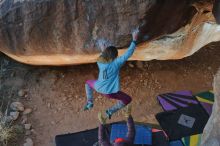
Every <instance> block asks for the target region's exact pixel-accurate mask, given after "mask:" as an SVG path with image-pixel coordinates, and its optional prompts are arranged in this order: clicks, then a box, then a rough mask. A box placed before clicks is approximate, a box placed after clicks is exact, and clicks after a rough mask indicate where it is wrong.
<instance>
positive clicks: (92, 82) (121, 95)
mask: <svg viewBox="0 0 220 146" xmlns="http://www.w3.org/2000/svg"><path fill="white" fill-rule="evenodd" d="M95 82H96V80H88V81H86V84H87V85H89V87H91V88H92V89H94V90H95V88H94V85H95ZM102 95H103V96H105V97H107V98H110V99H116V100H120V101H121V102H122V103H123V104H125V105H127V104H129V103H130V102H131V100H132V99H131V97H130V96H129V95H127V94H126V93H124V92H122V91H118V92H117V93H111V94H102Z"/></svg>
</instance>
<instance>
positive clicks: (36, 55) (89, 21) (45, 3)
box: [0, 0, 220, 65]
mask: <svg viewBox="0 0 220 146" xmlns="http://www.w3.org/2000/svg"><path fill="white" fill-rule="evenodd" d="M212 6H213V4H212V1H208V0H181V1H176V0H136V1H133V0H122V1H118V0H111V1H110V0H105V1H101V0H93V1H89V0H82V1H81V0H80V1H79V0H2V1H1V2H0V50H1V51H2V52H3V53H5V54H7V55H8V56H10V57H12V58H14V59H16V60H18V61H21V62H24V63H28V64H36V65H65V64H80V63H89V62H94V61H95V60H96V57H97V55H98V54H97V53H98V52H99V49H97V46H96V42H97V40H99V39H102V38H105V39H107V40H109V41H111V42H112V43H113V44H114V45H115V46H117V47H119V48H125V47H126V46H128V45H129V42H130V39H131V35H130V33H131V30H132V29H134V28H136V27H138V26H140V30H141V35H140V40H139V41H140V42H141V43H140V45H139V47H138V49H137V50H136V52H135V54H134V56H133V57H132V58H131V59H133V60H151V59H179V58H183V57H185V56H188V55H191V54H193V53H194V52H195V51H197V50H199V49H200V48H201V47H203V46H204V45H206V44H208V43H210V42H213V41H219V40H220V33H219V32H220V26H218V25H217V24H216V22H215V19H214V17H213V14H212ZM216 18H217V17H216ZM216 20H217V19H216ZM147 39H149V40H147ZM120 51H121V52H120V53H122V52H124V49H121V50H120Z"/></svg>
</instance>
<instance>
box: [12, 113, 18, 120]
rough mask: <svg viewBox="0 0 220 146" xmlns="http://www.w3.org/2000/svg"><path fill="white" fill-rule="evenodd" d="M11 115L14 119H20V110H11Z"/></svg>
mask: <svg viewBox="0 0 220 146" xmlns="http://www.w3.org/2000/svg"><path fill="white" fill-rule="evenodd" d="M10 116H11V117H12V119H13V120H14V121H15V120H17V119H18V117H19V112H10Z"/></svg>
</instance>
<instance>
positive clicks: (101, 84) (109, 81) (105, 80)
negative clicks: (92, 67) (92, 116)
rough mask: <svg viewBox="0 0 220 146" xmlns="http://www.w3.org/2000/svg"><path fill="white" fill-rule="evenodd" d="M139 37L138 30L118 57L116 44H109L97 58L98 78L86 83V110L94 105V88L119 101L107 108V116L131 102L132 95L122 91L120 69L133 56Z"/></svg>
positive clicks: (109, 116)
mask: <svg viewBox="0 0 220 146" xmlns="http://www.w3.org/2000/svg"><path fill="white" fill-rule="evenodd" d="M137 37H138V31H134V32H133V33H132V38H133V40H132V42H131V44H130V46H129V48H128V50H127V51H126V52H125V53H124V54H123V55H122V56H120V57H118V50H117V49H116V47H114V46H109V47H107V48H106V49H105V50H103V52H102V53H101V55H100V56H99V58H98V60H97V64H98V68H99V76H98V79H97V80H88V81H86V84H85V89H86V95H87V103H86V105H85V106H84V110H89V109H91V108H92V107H93V90H96V91H97V92H98V93H101V94H102V95H104V96H105V97H107V98H110V99H116V100H118V102H117V103H116V104H115V105H113V106H112V107H110V108H109V109H107V110H106V116H107V117H108V118H109V119H110V118H111V116H112V115H113V114H114V113H115V112H117V111H118V110H120V109H122V108H124V107H125V106H126V105H127V104H129V103H130V102H131V100H132V99H131V97H130V96H129V95H127V94H126V93H124V92H122V91H120V77H119V71H120V68H121V67H122V65H123V64H124V63H125V62H126V61H127V60H128V58H129V57H131V56H132V54H133V52H134V50H135V47H136V41H137Z"/></svg>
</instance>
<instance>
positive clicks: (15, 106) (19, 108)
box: [10, 102, 24, 112]
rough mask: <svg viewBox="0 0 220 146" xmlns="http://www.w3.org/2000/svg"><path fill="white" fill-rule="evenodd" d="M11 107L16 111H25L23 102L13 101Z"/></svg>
mask: <svg viewBox="0 0 220 146" xmlns="http://www.w3.org/2000/svg"><path fill="white" fill-rule="evenodd" d="M10 108H11V109H12V110H14V111H20V112H22V111H24V105H23V104H22V103H21V102H12V103H11V105H10Z"/></svg>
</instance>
